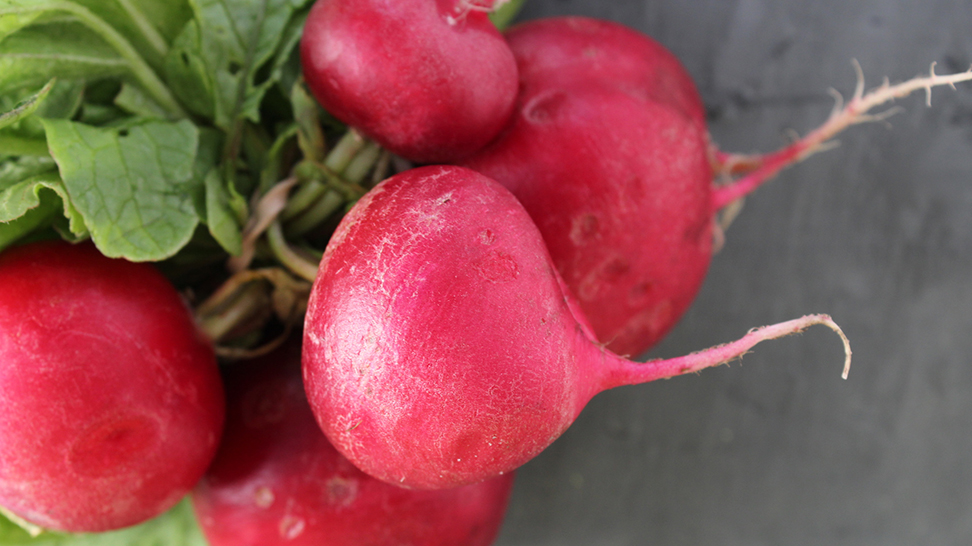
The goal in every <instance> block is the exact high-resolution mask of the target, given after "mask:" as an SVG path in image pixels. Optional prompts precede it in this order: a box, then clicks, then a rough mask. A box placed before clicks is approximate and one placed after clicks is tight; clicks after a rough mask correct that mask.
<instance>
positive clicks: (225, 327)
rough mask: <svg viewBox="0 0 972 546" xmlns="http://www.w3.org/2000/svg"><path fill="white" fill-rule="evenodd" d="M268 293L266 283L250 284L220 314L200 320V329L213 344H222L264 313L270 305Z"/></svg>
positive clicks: (225, 305)
mask: <svg viewBox="0 0 972 546" xmlns="http://www.w3.org/2000/svg"><path fill="white" fill-rule="evenodd" d="M266 292H267V290H266V286H265V283H263V282H251V283H248V284H247V285H246V286H244V287H242V288H241V289H240V292H239V294H237V295H235V297H233V299H232V300H230V301H229V302H226V303H225V304H224V306H223V307H222V308H221V309H220V311H219V312H218V313H213V314H210V315H207V316H205V317H201V318H199V319H198V324H199V329H200V330H202V332H203V333H204V334H205V335H206V337H208V338H209V339H210V340H212V341H213V343H218V342H220V341H221V340H222V339H223V338H225V337H226V336H227V335H228V334H229V333H230V332H232V331H233V330H234V329H236V328H238V327H239V326H240V325H241V324H244V323H245V322H246V321H247V320H248V319H249V318H251V317H253V316H256V315H258V314H260V313H262V312H263V311H264V309H265V308H266V307H267V305H268V302H267V295H266Z"/></svg>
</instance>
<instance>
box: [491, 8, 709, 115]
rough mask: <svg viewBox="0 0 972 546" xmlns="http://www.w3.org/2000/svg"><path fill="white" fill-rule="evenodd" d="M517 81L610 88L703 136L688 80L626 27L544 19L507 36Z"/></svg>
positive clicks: (671, 59) (674, 62)
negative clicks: (657, 107)
mask: <svg viewBox="0 0 972 546" xmlns="http://www.w3.org/2000/svg"><path fill="white" fill-rule="evenodd" d="M506 39H507V42H508V43H509V44H510V48H511V49H512V50H513V51H514V53H515V57H516V60H517V70H518V72H519V78H520V81H521V82H522V83H523V84H524V85H528V86H533V85H540V86H542V87H546V88H552V87H554V86H559V85H563V86H567V87H570V86H571V82H597V83H598V84H599V85H607V86H613V87H615V88H617V89H619V90H622V91H624V92H626V93H628V94H630V95H633V96H637V97H639V98H641V99H642V100H644V101H648V102H653V103H656V104H661V105H665V106H668V107H670V108H672V109H673V110H675V111H677V112H680V113H681V114H682V115H684V116H685V117H686V118H688V119H690V120H692V121H693V122H695V123H696V124H697V125H698V127H699V129H700V130H702V131H703V132H705V131H706V130H707V129H706V120H705V105H704V104H703V103H702V97H700V96H699V92H698V90H697V89H696V87H695V82H694V81H693V80H692V76H691V75H690V74H689V73H688V71H687V70H686V69H685V67H684V66H682V63H681V62H680V61H679V60H678V58H676V57H675V55H673V54H672V53H671V52H670V51H668V50H667V49H665V47H664V46H662V45H661V44H659V43H658V42H656V41H655V40H653V39H651V38H650V37H649V36H645V35H644V34H642V33H640V32H637V31H635V30H632V29H630V28H628V27H626V26H624V25H621V24H618V23H615V22H612V21H604V20H600V19H594V18H591V17H576V16H572V17H548V18H544V19H536V20H534V21H530V22H527V23H522V24H520V25H516V26H514V27H512V28H510V29H509V30H507V31H506Z"/></svg>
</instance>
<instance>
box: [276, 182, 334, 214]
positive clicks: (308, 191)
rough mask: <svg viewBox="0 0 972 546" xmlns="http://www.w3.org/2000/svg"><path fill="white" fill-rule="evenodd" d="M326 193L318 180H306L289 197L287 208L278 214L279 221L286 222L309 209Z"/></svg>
mask: <svg viewBox="0 0 972 546" xmlns="http://www.w3.org/2000/svg"><path fill="white" fill-rule="evenodd" d="M326 192H327V186H325V185H324V184H322V183H321V182H320V181H319V180H313V179H311V180H307V181H305V182H304V183H303V184H301V186H300V188H299V189H298V190H297V191H295V192H294V194H293V195H291V196H290V199H289V200H288V201H287V206H286V207H284V209H283V211H281V212H280V219H281V220H284V221H287V220H290V219H292V218H294V217H295V216H298V215H299V214H301V213H302V212H304V211H305V210H307V209H308V208H310V207H311V206H312V205H313V204H314V203H316V202H317V200H318V199H320V198H321V196H322V195H324V194H325V193H326Z"/></svg>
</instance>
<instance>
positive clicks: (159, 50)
mask: <svg viewBox="0 0 972 546" xmlns="http://www.w3.org/2000/svg"><path fill="white" fill-rule="evenodd" d="M72 1H73V2H75V3H76V4H78V5H81V6H84V7H85V8H87V9H88V10H90V11H91V12H92V13H94V14H95V15H97V16H98V17H99V18H101V19H102V20H103V21H105V22H106V23H108V24H109V25H111V26H112V27H113V28H114V29H115V30H117V31H118V33H119V34H121V35H122V36H124V37H125V38H126V39H127V40H128V41H129V42H130V43H131V44H132V46H133V47H134V48H135V49H136V50H137V51H138V52H139V54H140V55H141V56H142V57H144V58H145V60H146V61H147V62H148V63H149V64H150V65H152V67H154V68H155V69H156V70H159V69H161V67H162V61H163V59H164V58H165V56H166V54H167V53H168V51H169V45H170V43H171V41H172V40H173V39H174V38H175V36H176V34H177V33H178V32H179V31H181V30H182V28H183V27H184V26H185V24H186V22H187V21H188V20H189V19H190V18H191V17H192V10H191V9H190V7H189V3H188V1H187V0H72Z"/></svg>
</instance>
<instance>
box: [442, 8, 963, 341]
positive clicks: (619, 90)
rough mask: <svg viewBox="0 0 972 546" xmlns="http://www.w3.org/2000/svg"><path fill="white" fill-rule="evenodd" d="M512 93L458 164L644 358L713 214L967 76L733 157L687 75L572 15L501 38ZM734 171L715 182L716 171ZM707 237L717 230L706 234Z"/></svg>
mask: <svg viewBox="0 0 972 546" xmlns="http://www.w3.org/2000/svg"><path fill="white" fill-rule="evenodd" d="M507 40H508V43H509V44H510V48H511V49H512V50H513V53H514V55H515V56H516V59H517V63H518V71H519V74H520V95H519V98H518V102H517V108H516V110H515V112H514V117H513V120H512V121H511V123H510V125H509V126H508V127H507V128H506V129H505V130H504V131H503V133H502V134H501V136H500V137H499V138H498V139H497V140H496V141H494V142H493V143H492V144H490V145H489V146H488V147H487V148H485V149H484V150H482V151H481V152H479V153H478V154H476V155H474V156H472V157H470V158H469V159H467V160H465V161H463V162H461V164H462V165H464V166H467V167H470V168H472V169H474V170H476V171H479V172H481V173H483V174H485V175H487V176H489V177H491V178H493V179H495V180H497V181H498V182H500V183H501V184H503V185H504V186H506V187H507V188H508V189H510V191H512V192H513V193H514V195H516V197H517V198H518V199H519V200H520V201H521V202H522V203H523V205H524V207H526V209H527V211H528V212H529V213H530V215H531V216H532V217H533V219H534V221H535V222H536V223H537V225H538V227H539V228H540V231H541V232H542V233H543V237H544V239H545V241H546V242H547V245H548V247H549V249H550V253H551V256H552V257H553V260H554V263H555V264H556V266H557V269H558V271H559V272H560V273H561V275H562V276H563V278H564V281H565V282H566V283H567V285H568V286H569V287H570V288H571V290H572V291H573V292H574V293H575V295H576V296H577V297H578V299H579V301H580V306H581V308H582V309H583V311H584V313H585V314H586V315H587V317H588V319H590V321H591V324H592V326H593V328H594V331H595V333H596V336H597V338H598V339H599V340H601V341H603V342H604V343H606V344H607V346H608V348H610V349H611V350H613V351H615V352H617V353H620V354H631V355H638V354H642V353H643V352H644V351H646V350H647V349H648V348H650V347H651V346H652V345H654V344H655V343H656V342H657V341H658V340H659V339H661V337H662V336H664V335H665V334H666V333H667V332H668V331H669V330H670V329H671V327H672V326H674V324H675V323H676V322H677V321H678V319H679V318H680V317H681V316H682V314H683V313H684V312H685V311H686V309H687V308H688V306H689V304H690V303H691V302H692V301H693V299H694V298H695V295H696V293H697V292H698V290H699V288H700V286H701V284H702V280H703V278H704V276H705V273H706V271H707V270H708V267H709V263H710V261H711V254H712V248H713V245H712V238H713V233H714V230H713V224H714V222H713V219H714V217H715V215H716V214H717V213H718V212H719V211H720V210H721V209H722V208H724V207H725V206H727V205H729V204H730V203H732V202H733V201H735V200H737V199H739V198H741V197H743V196H745V195H746V194H747V193H749V192H751V191H753V190H754V189H756V188H757V187H758V186H759V185H760V184H762V183H763V182H765V181H766V180H768V179H770V178H772V177H773V176H775V175H776V174H777V173H778V172H779V171H780V170H782V169H783V168H785V167H786V166H789V165H791V164H793V163H795V162H797V161H800V160H802V159H803V158H805V157H807V156H808V155H810V154H811V153H813V152H814V151H817V150H819V149H820V147H821V146H822V145H823V144H824V143H825V141H827V140H828V139H830V138H831V137H833V136H834V135H835V134H836V133H837V132H839V131H841V130H843V129H844V128H846V127H847V126H849V125H851V124H854V123H859V122H861V121H866V120H869V119H873V116H872V117H868V116H867V115H866V112H867V111H868V110H870V109H871V108H873V107H875V106H877V105H880V104H883V103H885V102H887V101H889V100H891V99H893V98H897V97H901V96H904V95H906V94H908V93H910V92H912V91H914V90H916V89H925V88H930V87H932V86H936V85H945V84H952V83H955V82H957V81H963V80H967V79H969V78H970V77H972V75H970V74H969V73H964V74H958V75H953V76H937V75H935V74H934V73H932V74H931V75H929V76H928V77H926V78H916V79H914V80H910V81H908V82H905V83H903V84H899V85H896V86H893V87H892V86H889V85H887V84H886V85H885V86H883V87H881V88H878V89H876V90H874V91H873V92H871V93H869V94H867V95H864V93H863V87H862V86H859V87H858V90H857V92H856V93H855V95H854V98H853V99H852V100H851V101H850V102H848V104H847V106H846V107H845V108H843V109H841V108H837V109H835V111H834V113H833V115H832V116H831V118H830V119H829V120H828V121H827V122H826V123H825V124H823V125H822V126H821V127H820V128H819V129H817V130H815V131H813V132H811V133H809V134H808V135H807V136H806V137H805V138H803V139H801V140H799V141H797V142H794V143H793V144H792V145H790V146H787V147H785V148H784V149H782V150H780V151H778V152H775V153H771V154H766V155H757V156H741V155H735V154H727V153H724V152H721V151H719V150H718V149H717V148H716V147H715V146H714V145H712V144H710V137H709V134H708V130H707V129H706V127H705V120H704V110H703V108H702V105H701V101H700V100H699V97H698V93H697V91H696V90H695V88H694V85H693V84H692V82H691V79H690V78H689V77H688V74H687V72H686V71H685V69H684V68H682V67H681V65H680V64H679V63H678V61H677V59H675V57H674V56H673V55H671V54H670V53H668V52H667V51H665V50H664V48H662V47H661V46H660V45H659V44H657V43H656V42H654V41H653V40H651V39H650V38H648V37H647V36H644V35H640V34H638V33H636V32H634V31H632V30H630V29H628V28H626V27H624V26H622V25H620V24H617V23H612V22H608V21H598V20H595V19H590V18H584V17H559V18H550V19H543V20H537V21H531V22H528V23H524V24H522V25H518V26H515V27H513V28H511V29H510V30H509V31H508V32H507ZM731 173H736V174H740V173H741V174H744V176H741V177H740V178H738V179H737V180H734V181H732V182H730V183H728V184H722V182H723V180H722V178H723V176H722V175H727V174H731ZM715 233H718V232H715Z"/></svg>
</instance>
